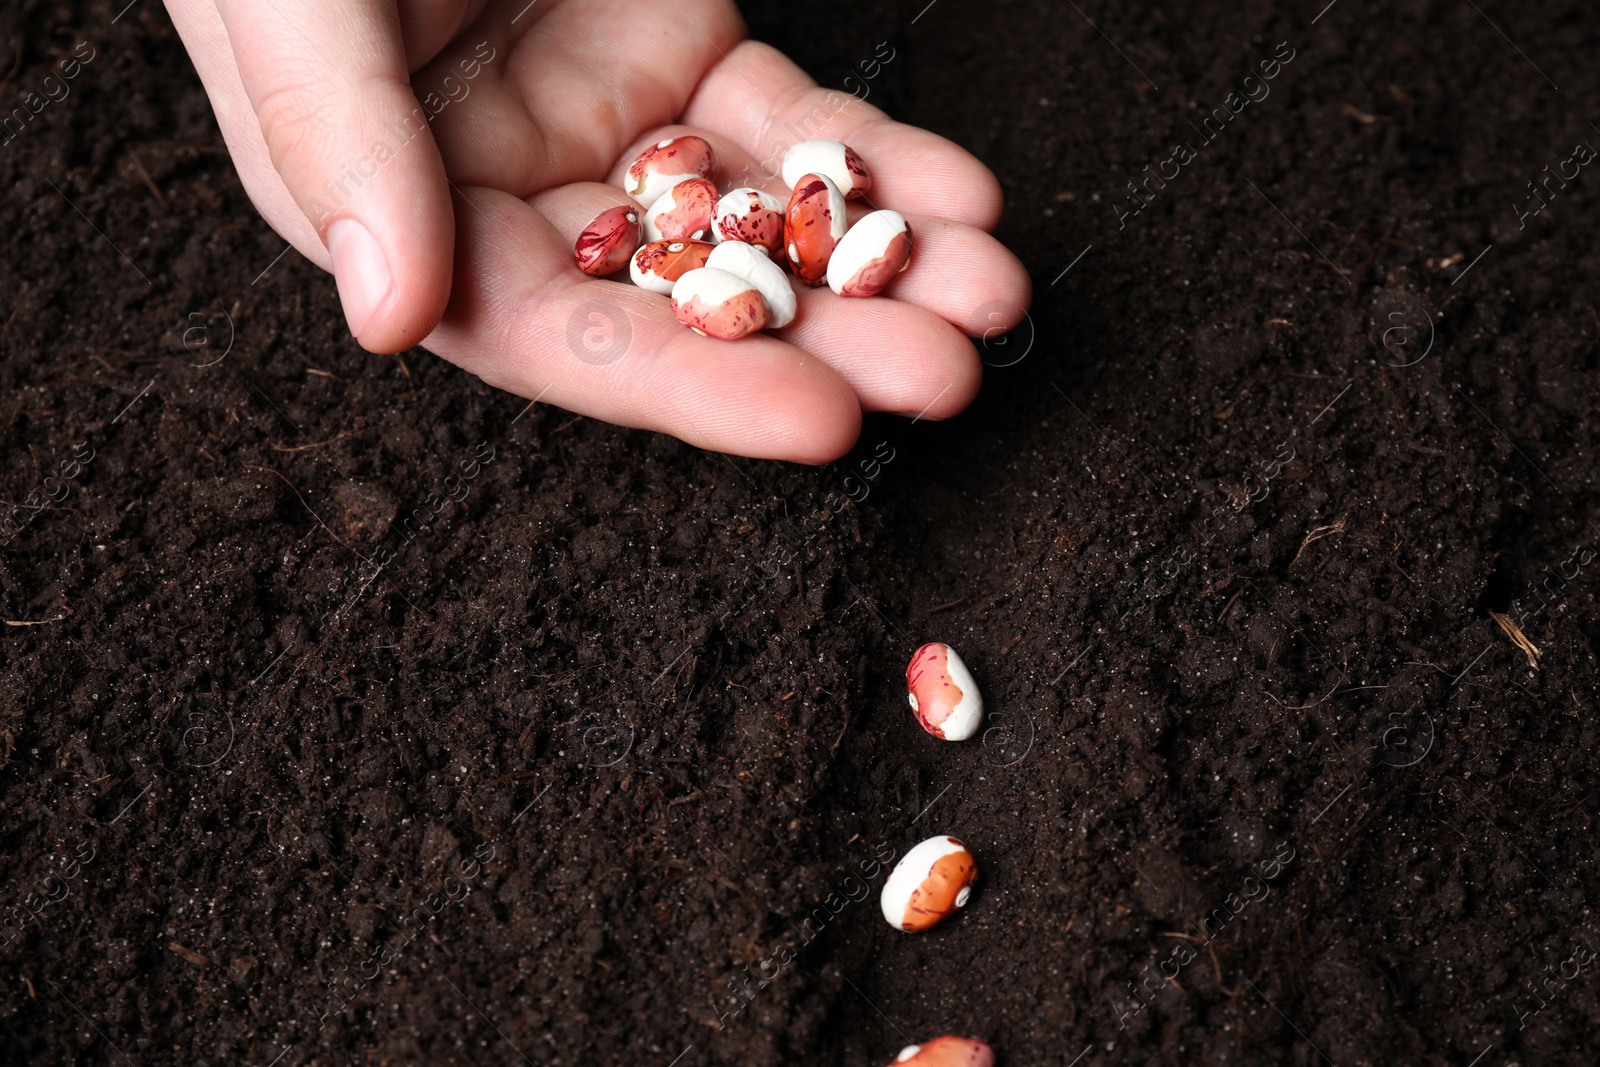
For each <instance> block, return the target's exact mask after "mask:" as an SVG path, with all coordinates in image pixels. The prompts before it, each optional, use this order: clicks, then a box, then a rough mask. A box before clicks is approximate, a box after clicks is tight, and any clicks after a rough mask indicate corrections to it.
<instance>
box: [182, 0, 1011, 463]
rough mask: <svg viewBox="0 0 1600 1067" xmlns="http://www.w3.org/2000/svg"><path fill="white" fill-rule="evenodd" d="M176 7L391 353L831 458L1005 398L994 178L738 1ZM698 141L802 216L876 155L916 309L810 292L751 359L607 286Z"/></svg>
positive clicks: (627, 421) (297, 241)
mask: <svg viewBox="0 0 1600 1067" xmlns="http://www.w3.org/2000/svg"><path fill="white" fill-rule="evenodd" d="M167 6H168V8H169V9H170V10H171V13H172V17H173V20H174V22H175V23H176V24H177V27H178V30H179V32H180V34H181V35H182V37H183V40H184V43H185V45H186V47H187V48H188V50H189V53H190V55H191V57H192V58H193V59H194V62H195V66H196V67H197V68H198V70H199V72H200V76H201V79H202V81H203V82H204V83H205V87H206V91H207V93H208V95H209V96H210V98H211V101H212V105H213V107H214V108H215V110H216V113H217V119H218V122H219V123H220V125H221V127H222V132H223V137H224V139H225V140H226V142H227V144H228V147H229V150H230V152H231V153H232V155H233V159H234V162H235V164H236V166H237V167H238V169H239V173H240V176H241V178H242V180H243V182H244V185H245V188H246V189H247V191H248V192H249V193H250V196H251V199H252V200H253V201H254V202H255V204H256V206H257V207H258V208H259V210H260V211H261V213H262V214H263V216H265V218H266V219H267V221H268V222H269V223H270V224H271V225H272V226H273V228H274V229H276V230H277V231H278V232H279V233H280V234H282V235H283V236H284V238H285V239H287V240H288V241H289V242H290V243H291V244H292V245H293V246H294V247H295V248H296V249H298V250H299V251H300V252H301V253H302V254H304V255H305V256H306V257H307V258H309V259H311V260H312V261H313V262H315V263H317V264H318V265H320V266H322V267H323V268H324V269H328V270H331V271H332V272H333V274H334V276H335V278H336V280H337V283H338V288H339V295H340V299H341V301H342V303H343V306H344V309H345V315H346V318H347V320H348V322H349V325H350V328H351V331H352V332H353V333H354V334H355V336H356V338H357V339H358V340H359V341H360V342H361V344H362V345H363V346H364V347H366V348H368V349H370V350H372V351H374V352H398V351H402V350H404V349H406V348H408V347H410V346H412V345H416V344H422V345H424V346H425V347H427V348H428V349H429V350H431V351H433V352H435V353H437V354H439V355H441V356H443V357H445V358H446V359H449V360H451V361H452V362H454V363H456V364H458V365H460V366H462V367H464V368H465V369H467V370H469V371H471V372H472V373H474V374H477V375H479V376H480V377H482V378H483V379H484V380H485V381H487V382H489V383H490V384H492V385H495V386H498V387H500V388H503V389H507V390H510V391H511V392H514V393H517V394H519V395H521V396H525V397H528V398H534V397H538V398H540V399H542V400H544V401H545V402H548V403H552V404H558V405H560V406H561V407H564V408H567V409H570V410H572V411H576V412H580V413H582V414H586V415H590V416H593V417H596V418H600V419H605V420H607V421H610V422H615V423H620V424H623V425H627V426H636V427H643V428H648V429H654V430H659V431H662V432H665V433H670V434H673V435H675V436H677V437H680V438H682V439H683V440H685V441H688V442H690V443H692V444H695V445H698V446H700V447H703V448H710V449H716V450H720V451H727V452H735V453H740V454H743V455H748V456H755V457H763V458H777V459H790V460H797V461H802V462H825V461H828V460H831V459H834V458H836V457H838V456H840V455H842V454H843V453H844V452H845V451H847V450H848V449H849V448H850V446H851V445H852V444H853V443H854V442H855V439H856V436H857V433H858V432H859V427H860V419H861V414H862V412H864V411H868V412H870V411H889V412H900V413H904V414H907V415H910V416H916V415H919V414H920V415H921V416H922V417H924V418H929V419H938V418H945V417H948V416H950V415H953V414H955V413H956V412H958V411H960V410H961V409H962V408H964V407H965V406H966V405H967V404H968V403H969V402H970V401H971V400H972V398H973V396H974V395H975V394H976V392H977V389H978V385H979V382H980V379H981V364H980V362H979V359H978V356H977V354H976V350H975V349H974V347H973V345H972V342H971V341H970V340H968V336H969V335H972V336H979V335H983V334H986V333H994V332H996V331H999V330H1003V329H1007V328H1009V327H1011V326H1013V325H1015V324H1016V323H1017V322H1018V321H1020V320H1021V318H1022V316H1023V312H1024V310H1025V309H1026V307H1027V305H1028V303H1029V300H1030V297H1031V288H1030V285H1029V281H1028V277H1027V274H1026V273H1025V271H1024V270H1023V268H1022V266H1021V264H1020V263H1018V262H1017V260H1016V259H1015V257H1013V256H1012V255H1011V254H1010V253H1009V252H1007V251H1006V250H1005V249H1004V248H1003V247H1002V246H1001V245H1000V244H999V243H998V242H996V241H995V240H994V239H993V238H992V237H990V236H989V234H988V233H987V232H986V231H988V230H989V229H990V228H992V227H993V226H994V224H995V223H996V222H997V221H998V219H999V216H1000V208H1001V196H1000V189H999V184H998V183H997V182H996V180H995V178H994V176H993V175H992V174H991V173H990V172H989V171H988V169H987V168H985V167H984V166H983V165H982V164H981V163H980V162H978V160H976V159H975V158H973V157H972V156H971V155H969V154H968V153H967V152H965V151H963V150H962V149H961V148H959V147H957V146H956V145H954V144H952V143H951V142H949V141H947V140H945V139H944V138H941V137H939V136H937V135H935V134H933V133H930V132H928V131H925V130H920V129H916V128H914V127H910V126H905V125H902V124H899V123H896V122H893V121H891V120H889V119H888V118H887V117H886V116H885V115H884V114H883V113H882V112H881V111H879V110H878V109H877V108H875V107H872V106H871V105H869V104H866V103H864V102H862V101H860V100H857V99H856V98H854V97H852V96H850V95H848V94H846V93H843V92H841V91H838V90H828V89H825V88H822V87H819V86H817V85H816V83H814V82H813V81H812V80H811V79H810V78H808V77H807V76H806V75H805V74H804V73H803V72H802V71H801V70H800V69H799V68H798V67H796V66H795V65H794V64H793V63H791V62H790V61H789V60H788V59H786V58H785V57H784V56H783V55H781V54H780V53H778V52H777V51H775V50H774V49H772V48H770V47H767V46H765V45H762V44H758V43H755V42H752V41H746V40H743V36H744V27H743V24H742V22H741V20H740V18H739V15H738V13H737V11H736V9H735V7H734V5H733V4H732V3H730V2H728V0H674V2H673V3H670V4H640V3H637V2H634V0H539V2H537V3H533V4H529V3H528V0H504V2H502V0H274V2H273V3H270V4H268V3H260V2H259V0H167ZM864 47H865V45H864ZM426 115H431V116H432V117H431V121H430V122H424V121H422V120H421V118H420V116H426ZM685 133H693V134H697V135H699V136H701V137H704V138H705V139H706V140H707V141H709V142H710V143H711V144H712V146H713V147H714V148H715V151H716V153H717V157H718V159H719V161H720V166H721V167H722V169H723V172H724V175H725V176H728V177H730V178H736V179H737V180H736V181H730V182H728V183H725V184H729V185H742V186H750V187H753V188H756V189H759V190H762V191H765V192H768V193H771V194H773V195H774V196H776V197H778V198H779V199H782V200H785V201H786V200H787V198H788V193H789V190H788V188H787V187H786V186H785V185H784V181H783V176H782V174H781V173H779V167H780V165H781V161H782V159H783V155H784V151H785V149H786V148H787V147H789V146H790V145H792V144H794V143H796V142H798V141H802V140H806V139H810V138H827V139H834V140H838V141H842V142H845V143H847V144H849V145H850V146H851V147H852V148H854V149H855V150H856V151H858V152H859V153H860V154H861V155H862V157H863V158H865V159H867V160H868V161H869V163H870V165H871V168H872V182H873V184H872V189H871V192H870V199H871V201H873V202H874V203H876V204H881V205H883V206H891V207H893V208H894V209H895V210H897V211H899V212H901V213H902V214H904V215H905V216H906V218H907V219H908V220H909V223H910V225H911V227H912V229H913V230H914V231H915V234H916V241H917V252H916V256H915V257H914V259H913V263H912V266H911V268H910V270H908V271H907V272H906V273H905V274H904V275H902V276H900V277H899V278H897V279H896V280H895V281H894V283H893V284H892V286H891V287H890V289H889V291H888V294H887V295H888V296H889V297H892V299H875V300H850V299H844V298H840V297H838V296H836V295H835V294H833V293H832V292H830V291H829V290H828V289H826V288H823V289H820V290H813V289H808V288H805V287H801V291H799V292H797V294H796V296H797V298H798V301H799V314H798V315H797V316H796V318H795V321H794V323H793V324H792V325H790V326H788V327H786V328H784V329H781V330H778V331H776V332H775V333H772V334H767V335H761V336H754V337H750V338H747V339H745V340H743V341H741V342H739V343H738V344H727V343H724V342H719V341H715V340H712V339H709V338H705V337H701V336H699V335H697V334H695V333H692V332H691V331H689V330H685V329H683V328H682V327H681V326H680V325H679V324H678V322H677V321H676V319H675V318H674V316H673V313H672V311H671V309H670V307H669V304H668V301H667V300H666V299H665V298H664V297H663V296H661V295H659V294H657V293H652V292H649V291H647V290H645V289H641V288H637V287H634V286H630V285H626V284H619V283H618V282H616V281H605V280H598V279H595V278H592V277H589V276H588V275H585V274H584V273H583V272H581V271H580V270H579V269H578V268H577V265H576V263H575V262H574V256H573V246H574V241H575V239H576V238H577V237H578V235H579V233H580V232H581V231H582V230H583V228H584V227H585V226H586V225H588V224H589V223H590V222H591V221H593V220H594V219H595V218H596V216H597V215H599V214H601V213H602V212H603V211H605V210H606V209H607V208H609V207H615V206H620V205H622V204H624V203H628V202H629V201H628V200H627V198H626V197H624V196H620V195H619V194H620V187H621V186H622V185H623V184H624V181H625V177H626V173H625V172H626V170H627V167H628V165H629V164H630V163H631V162H632V161H633V160H634V159H635V158H636V157H637V156H638V155H639V154H640V152H641V151H642V150H644V149H645V148H647V147H648V146H650V145H651V144H654V143H657V142H659V141H661V140H663V139H666V138H669V137H673V136H677V135H680V134H685ZM855 203H856V202H855V201H852V204H855ZM866 210H870V207H867V208H866ZM624 277H625V276H624ZM596 331H598V332H599V333H600V334H601V335H602V336H603V338H604V341H603V343H602V344H601V345H600V346H599V347H598V349H597V348H596V347H595V346H593V345H592V344H591V340H590V339H591V338H592V336H593V335H594V333H595V332H596Z"/></svg>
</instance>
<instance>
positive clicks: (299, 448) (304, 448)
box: [270, 430, 356, 452]
mask: <svg viewBox="0 0 1600 1067" xmlns="http://www.w3.org/2000/svg"><path fill="white" fill-rule="evenodd" d="M355 435H356V431H355V430H346V431H345V432H344V433H342V434H339V435H338V436H336V437H330V438H328V439H327V440H326V441H315V442H313V443H311V444H309V445H271V446H270V447H271V449H272V450H273V451H274V452H311V451H314V450H316V449H318V448H321V447H322V446H323V445H336V444H338V443H339V442H340V441H343V440H344V439H345V438H347V437H354V436H355Z"/></svg>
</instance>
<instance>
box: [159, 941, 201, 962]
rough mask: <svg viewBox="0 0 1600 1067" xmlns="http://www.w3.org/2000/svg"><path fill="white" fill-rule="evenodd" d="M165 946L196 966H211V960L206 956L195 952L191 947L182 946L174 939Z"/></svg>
mask: <svg viewBox="0 0 1600 1067" xmlns="http://www.w3.org/2000/svg"><path fill="white" fill-rule="evenodd" d="M167 947H168V948H170V949H171V950H172V951H174V952H176V953H177V954H178V955H180V956H182V957H183V958H184V959H186V960H188V961H189V962H190V963H192V964H194V965H195V966H196V967H209V966H211V961H210V960H208V959H207V958H206V957H204V956H202V955H200V953H198V952H196V951H195V950H194V949H192V948H184V947H183V946H182V945H180V944H178V943H177V942H176V941H174V942H172V943H171V944H169V945H168V946H167Z"/></svg>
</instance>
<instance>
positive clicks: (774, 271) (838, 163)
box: [573, 134, 912, 341]
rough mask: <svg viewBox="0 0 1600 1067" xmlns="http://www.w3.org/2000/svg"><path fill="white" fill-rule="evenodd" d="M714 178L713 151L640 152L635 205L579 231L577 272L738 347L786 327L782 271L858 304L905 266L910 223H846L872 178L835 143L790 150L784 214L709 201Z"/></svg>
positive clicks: (692, 144) (882, 215)
mask: <svg viewBox="0 0 1600 1067" xmlns="http://www.w3.org/2000/svg"><path fill="white" fill-rule="evenodd" d="M716 170H717V161H716V154H715V153H714V152H713V151H712V148H711V145H710V144H709V143H708V142H707V141H706V140H705V138H703V137H696V136H694V135H693V134H687V135H685V136H682V137H672V138H669V139H667V140H665V141H662V142H660V143H659V144H655V145H652V146H651V147H649V148H647V149H645V151H644V152H643V153H641V154H640V156H639V158H638V159H636V160H634V162H633V165H632V166H631V167H629V168H628V175H627V182H626V184H625V185H624V187H623V188H624V189H625V191H626V192H627V193H628V195H629V196H631V197H632V198H633V199H634V201H635V203H636V205H637V206H622V207H615V208H612V209H610V210H609V211H605V212H602V213H601V214H600V215H599V216H598V217H596V218H595V220H594V221H593V222H591V223H589V225H588V226H586V227H584V230H583V232H582V233H581V234H579V235H578V240H577V243H576V246H575V247H574V250H573V251H574V254H575V256H576V258H577V262H578V269H579V270H582V271H583V272H584V273H585V274H591V275H593V276H595V277H597V278H603V277H607V276H609V275H612V274H616V273H618V272H619V271H621V270H622V269H623V268H624V267H626V268H627V269H628V276H629V277H630V278H632V280H633V282H634V284H635V285H638V286H639V287H641V288H644V289H648V290H650V291H651V292H654V293H660V294H661V295H663V296H670V297H671V298H672V311H673V314H675V315H676V316H677V317H678V321H679V322H681V323H683V324H684V325H685V326H687V327H689V328H690V329H692V330H694V331H695V332H696V333H700V334H703V335H705V336H707V337H715V338H718V339H720V340H723V341H737V340H738V339H740V338H741V337H748V336H749V335H750V334H753V333H755V332H757V331H758V330H781V329H783V328H784V327H785V326H787V325H789V324H790V323H791V322H793V321H794V318H795V314H796V311H797V303H796V300H795V295H794V286H793V285H792V284H791V283H790V280H789V279H790V275H791V274H792V275H793V277H794V278H795V279H796V280H798V281H800V282H801V283H802V284H804V285H808V286H812V287H820V286H822V285H824V284H826V285H827V286H828V287H829V288H830V289H832V290H833V291H834V292H835V293H838V294H839V295H840V296H846V297H866V296H876V295H878V294H879V293H880V292H882V291H883V289H884V287H886V286H887V285H888V284H889V282H890V281H892V280H893V279H894V276H895V275H897V274H899V273H900V272H901V271H903V270H905V269H906V267H908V266H909V265H910V264H911V249H912V237H911V225H910V223H908V222H906V220H905V217H904V216H903V215H901V214H900V213H899V212H897V211H872V212H870V213H868V214H865V215H862V216H861V217H860V218H859V219H857V220H856V222H855V224H854V225H850V223H849V218H848V211H847V208H846V201H848V200H854V199H860V198H861V197H863V196H865V195H866V193H867V190H868V189H870V188H872V177H871V175H870V174H869V173H868V171H867V168H866V165H865V164H864V163H862V161H861V157H860V156H858V155H856V153H855V152H854V151H853V150H852V149H850V148H849V147H848V146H846V145H844V144H841V143H840V142H838V141H804V142H802V143H800V144H797V145H795V146H794V147H793V148H791V149H789V151H788V153H787V154H786V155H785V156H784V158H783V181H784V184H785V185H787V186H789V188H790V189H791V190H792V192H791V194H790V196H789V203H788V204H787V205H785V204H784V203H783V202H782V201H780V200H779V199H778V198H777V197H775V196H773V195H772V194H770V193H766V192H763V191H761V190H760V189H752V188H749V187H747V186H741V187H739V188H736V189H730V190H729V191H728V192H726V193H719V192H718V190H717V185H716V182H715V180H714V178H713V175H715V174H716ZM640 208H643V210H640ZM784 266H787V267H788V268H789V273H788V274H786V273H785V272H784V269H783V267H784Z"/></svg>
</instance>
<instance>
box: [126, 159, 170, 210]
mask: <svg viewBox="0 0 1600 1067" xmlns="http://www.w3.org/2000/svg"><path fill="white" fill-rule="evenodd" d="M128 158H129V159H131V160H133V169H134V170H136V171H138V172H139V177H141V178H143V179H144V184H145V188H146V189H149V190H150V195H151V196H153V197H155V198H156V203H158V204H160V205H161V212H162V214H169V213H171V211H172V208H171V207H170V206H168V204H167V198H166V197H164V196H162V195H161V190H160V189H159V188H157V186H156V180H155V179H154V178H152V177H150V172H149V171H148V170H146V169H145V166H144V160H142V159H140V158H139V150H138V149H136V148H130V149H128Z"/></svg>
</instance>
